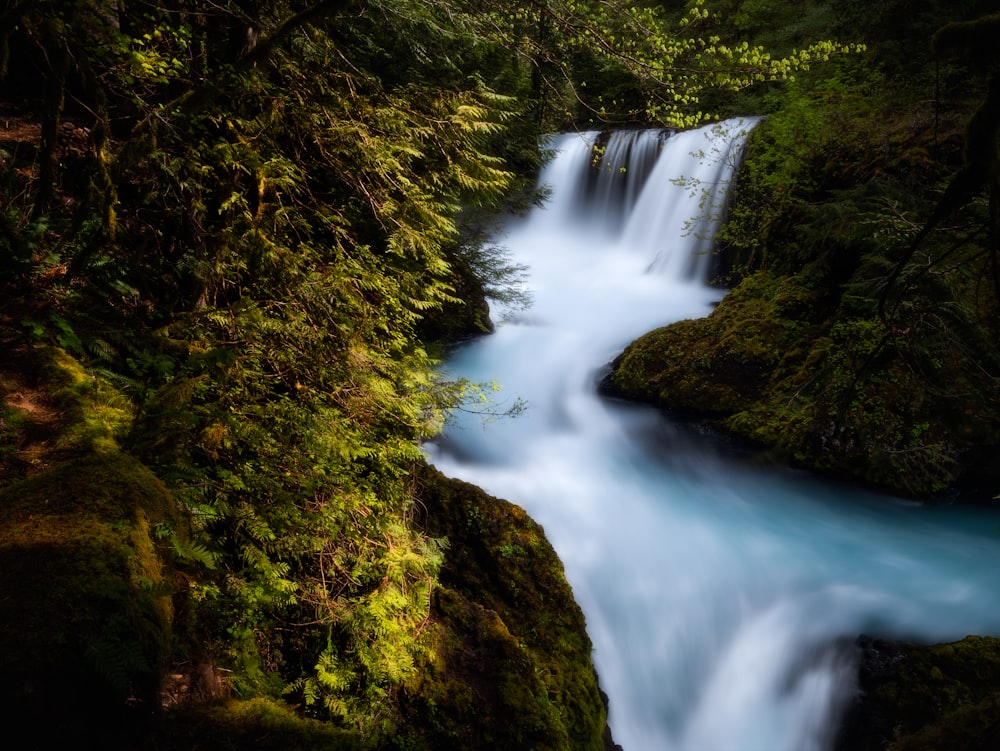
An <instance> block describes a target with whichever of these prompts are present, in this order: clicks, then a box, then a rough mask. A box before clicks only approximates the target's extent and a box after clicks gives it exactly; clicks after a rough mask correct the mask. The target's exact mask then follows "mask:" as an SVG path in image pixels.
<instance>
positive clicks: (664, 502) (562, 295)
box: [430, 123, 1000, 751]
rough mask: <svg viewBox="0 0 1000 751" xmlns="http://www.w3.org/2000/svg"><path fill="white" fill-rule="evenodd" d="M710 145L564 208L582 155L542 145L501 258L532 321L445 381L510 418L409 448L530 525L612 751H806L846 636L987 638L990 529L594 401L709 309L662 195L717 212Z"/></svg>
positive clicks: (722, 169) (994, 522)
mask: <svg viewBox="0 0 1000 751" xmlns="http://www.w3.org/2000/svg"><path fill="white" fill-rule="evenodd" d="M729 125H730V128H728V129H727V133H723V134H717V137H716V139H715V140H714V141H713V139H712V138H711V137H710V136H711V135H712V131H711V130H703V131H695V132H690V133H684V134H679V135H676V136H673V137H672V138H671V139H670V140H669V141H667V142H666V144H665V146H664V148H663V150H662V155H661V156H660V157H659V159H658V160H657V161H656V163H655V167H654V168H653V169H652V172H651V173H650V174H649V175H648V178H647V179H646V180H645V181H644V183H643V181H642V179H641V177H642V175H641V174H640V172H641V170H640V169H639V168H635V169H632V168H630V169H628V170H626V171H625V173H624V174H622V173H621V171H620V170H619V169H618V165H615V164H611V165H610V166H609V165H605V166H604V169H603V172H604V173H605V174H606V176H610V175H617V178H616V180H615V181H616V182H617V183H618V185H617V187H616V188H609V187H608V186H606V185H604V184H603V183H602V181H598V182H597V184H596V185H595V184H591V185H590V188H589V189H585V185H586V174H587V170H586V164H587V162H588V160H589V159H590V145H589V143H590V140H589V139H592V138H593V134H590V135H587V134H584V135H582V136H581V135H566V136H562V137H560V138H559V140H558V142H557V143H556V144H555V145H556V147H557V148H558V156H557V158H556V159H554V160H553V162H552V163H551V164H550V165H549V167H548V168H547V170H546V172H545V173H544V175H543V179H544V181H545V182H546V183H547V184H549V185H550V186H551V187H552V188H553V195H552V200H551V201H550V203H549V204H548V206H547V208H546V209H545V210H542V211H537V212H535V213H533V214H531V215H530V216H529V217H528V218H527V219H526V220H523V221H521V222H519V223H516V224H512V225H511V226H510V228H509V230H508V232H507V234H506V238H505V239H504V244H505V245H507V246H508V247H509V248H510V249H511V251H512V252H513V254H514V255H515V258H516V260H519V261H520V262H522V263H524V264H526V265H528V266H529V267H530V288H531V292H532V294H533V296H534V299H535V304H534V305H533V307H532V308H531V309H530V310H529V311H528V312H527V313H526V314H524V315H522V316H520V317H517V318H514V319H513V320H510V321H507V322H506V323H503V324H501V325H499V327H498V329H497V331H496V333H495V334H493V335H491V336H488V337H485V338H483V339H481V340H479V341H477V342H475V343H473V344H471V345H469V346H466V347H465V348H463V349H462V350H460V351H459V352H458V353H456V354H455V356H454V357H453V359H452V360H451V361H450V362H449V370H450V371H451V372H453V373H454V374H455V375H461V376H465V377H467V378H470V379H471V380H474V381H492V380H494V379H495V380H496V381H498V382H499V383H501V384H502V385H503V393H504V395H505V396H506V398H508V399H510V400H513V399H515V398H521V399H524V400H526V401H527V402H528V403H529V410H528V412H527V414H526V415H524V416H522V417H520V418H518V419H513V420H500V421H493V422H488V423H486V424H481V423H480V421H478V420H477V419H476V418H473V417H467V418H466V419H462V420H459V421H458V422H457V424H456V425H455V426H454V427H452V428H451V429H450V430H449V431H448V433H447V435H446V437H445V439H444V440H443V441H441V442H440V443H439V444H438V445H437V446H433V447H431V448H430V453H431V456H432V460H433V461H434V463H435V464H436V465H437V466H438V467H439V468H440V469H442V471H444V472H446V473H447V474H450V475H452V476H455V477H460V478H462V479H466V480H469V481H471V482H474V483H476V484H478V485H480V486H481V487H483V488H484V489H486V490H487V491H488V492H490V493H492V494H494V495H497V496H499V497H502V498H506V499H508V500H511V501H513V502H515V503H518V504H520V505H521V506H523V507H524V508H526V509H527V510H528V512H529V513H530V514H531V515H532V516H533V517H534V518H535V519H536V520H538V521H539V522H540V523H541V524H542V525H543V526H544V527H545V531H546V533H547V535H548V537H549V539H550V540H551V541H552V543H553V545H554V546H555V548H556V550H557V551H558V553H559V555H560V557H561V558H562V560H563V562H564V563H565V566H566V572H567V576H568V578H569V580H570V583H571V584H572V585H573V589H574V592H575V595H576V597H577V600H578V601H579V602H580V604H581V606H582V608H583V610H584V613H585V614H586V617H587V623H588V630H589V633H590V635H591V638H592V639H593V642H594V647H595V654H594V659H595V663H596V665H597V668H598V672H599V674H600V679H601V684H602V687H603V688H604V689H605V690H606V691H607V693H608V694H609V697H610V703H611V715H610V724H611V728H612V731H613V733H614V736H615V739H616V741H617V742H619V743H620V744H622V746H623V747H624V749H625V751H822V749H825V748H828V747H829V744H830V742H831V738H830V734H831V733H830V728H831V726H832V724H833V722H835V720H836V715H837V711H838V709H839V708H840V707H841V706H842V702H843V701H844V700H845V698H846V697H847V696H849V695H850V693H851V692H852V691H853V675H854V668H855V666H854V664H853V662H852V660H853V658H852V655H853V651H852V650H851V648H850V646H849V645H850V642H851V641H853V639H854V638H855V637H856V636H857V635H858V634H861V633H869V634H878V635H894V636H900V637H906V638H915V639H924V640H929V641H944V640H952V639H957V638H961V637H962V636H965V635H966V634H970V633H983V634H985V633H1000V587H997V585H996V579H995V572H996V571H997V570H1000V516H998V515H997V514H995V513H988V512H986V511H975V510H968V509H958V508H954V507H933V508H932V507H925V506H921V505H918V504H913V503H908V502H904V501H900V500H897V499H892V498H886V497H881V496H875V495H869V494H865V493H861V492H857V491H854V490H848V489H845V488H843V487H837V486H834V485H831V484H829V483H824V482H822V481H820V480H817V479H814V478H812V477H810V476H808V475H805V474H803V473H796V472H791V471H781V470H775V469H773V468H772V469H755V468H753V467H750V466H745V465H744V464H743V463H742V462H741V461H740V459H739V457H737V456H733V455H725V454H723V453H721V452H719V451H717V450H715V449H713V446H712V444H711V443H710V442H708V441H706V440H703V439H702V438H700V437H699V436H698V435H696V434H693V433H691V432H690V431H686V430H685V429H683V428H681V427H678V426H674V425H672V424H670V423H669V422H668V421H667V420H665V419H664V418H663V417H661V416H660V415H659V414H658V413H657V412H655V411H653V410H650V409H647V408H642V407H636V406H629V405H624V404H618V403H614V402H609V401H607V400H603V399H601V398H600V397H598V396H597V394H596V391H595V384H596V380H597V378H598V377H599V373H600V371H601V370H602V368H603V367H604V366H606V364H607V363H608V362H609V361H610V360H611V359H612V358H613V357H614V356H615V355H617V354H618V353H619V352H620V351H621V349H622V348H623V347H624V346H625V345H626V344H627V343H628V342H629V341H631V340H632V339H633V338H635V337H636V336H637V335H639V334H641V333H643V332H645V331H648V330H650V329H652V328H654V327H656V326H659V325H662V324H665V323H668V322H671V321H675V320H679V319H682V318H692V317H697V316H702V315H706V314H707V313H709V311H710V310H711V306H712V305H713V304H714V303H715V302H717V301H718V299H719V298H720V292H719V291H718V290H714V289H710V288H708V287H707V286H705V285H704V284H703V283H702V282H701V281H700V280H701V279H702V278H703V277H704V274H705V273H706V268H705V264H706V263H707V262H708V256H707V255H706V254H704V253H703V252H701V251H703V250H704V249H705V248H706V241H705V240H704V237H702V238H701V239H699V237H698V236H699V235H701V236H704V235H705V234H706V233H710V226H708V225H706V226H702V227H700V228H699V229H696V230H695V231H694V232H693V233H692V232H688V230H689V229H690V228H689V227H688V225H687V220H689V219H690V218H691V217H692V216H697V215H698V214H699V213H700V212H699V208H698V203H699V198H700V192H699V191H696V192H695V195H694V197H693V198H692V197H691V191H690V190H689V189H684V188H680V187H677V186H676V185H674V184H673V183H672V182H671V179H674V178H680V177H684V178H690V177H696V178H698V179H700V180H702V181H703V182H704V183H705V184H706V185H707V184H718V185H719V186H720V187H721V189H722V190H723V191H724V190H725V187H726V181H727V180H728V179H729V170H730V167H731V162H732V158H731V157H730V156H728V154H729V151H728V150H729V148H730V146H729V138H730V137H731V136H732V135H733V132H734V131H738V130H739V127H738V125H737V124H734V123H730V124H729ZM640 140H642V141H643V143H644V144H645V145H646V146H647V147H648V146H651V145H652V146H655V143H656V141H655V136H652V135H649V134H646V135H644V136H643V137H642V139H640ZM736 140H738V139H736ZM713 142H714V143H715V144H716V147H714V148H713V146H712V143H713ZM619 146H622V145H620V144H619V145H615V148H612V146H611V145H609V147H608V149H607V151H606V154H607V158H608V159H611V158H612V157H613V156H614V155H622V154H624V153H625V152H626V151H627V149H625V148H624V147H623V146H622V147H621V148H619ZM638 148H639V146H636V147H635V148H633V150H632V151H633V156H635V154H634V152H635V151H636V150H637V149H638ZM715 148H717V149H719V151H718V153H716V152H715V150H714V149H715ZM701 151H704V152H705V154H704V155H703V156H702V157H697V156H693V155H692V154H693V153H698V152H701ZM737 152H738V146H737ZM737 152H733V153H737ZM615 158H619V157H617V156H616V157H615ZM621 158H624V157H621ZM591 183H593V180H591ZM640 188H642V190H641V192H640ZM622 193H625V194H626V195H627V198H624V197H623V196H622V195H621V194H622ZM712 202H717V201H715V200H713V201H712Z"/></svg>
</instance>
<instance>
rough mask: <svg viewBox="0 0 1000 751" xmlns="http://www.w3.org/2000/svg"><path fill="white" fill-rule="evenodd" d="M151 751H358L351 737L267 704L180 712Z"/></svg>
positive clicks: (159, 728)
mask: <svg viewBox="0 0 1000 751" xmlns="http://www.w3.org/2000/svg"><path fill="white" fill-rule="evenodd" d="M147 748H150V749H151V751H189V750H190V749H194V748H197V749H200V750H201V751H244V750H245V749H253V751H355V750H358V751H360V750H361V749H365V748H370V746H367V745H366V744H365V743H364V742H363V741H362V739H361V738H360V737H359V736H358V735H357V734H356V733H353V732H350V731H346V730H340V729H337V728H335V727H333V726H332V725H331V724H330V723H327V722H320V721H318V720H310V719H308V718H304V717H301V716H299V715H297V714H295V712H294V711H292V709H291V708H289V707H288V706H287V705H285V704H281V703H279V702H275V701H271V700H268V699H251V700H247V701H236V700H228V701H222V702H215V703H208V704H197V705H188V706H181V707H177V708H175V709H173V710H172V711H170V712H169V713H167V715H166V716H165V717H163V718H162V719H161V720H160V721H159V722H158V723H157V725H156V732H155V734H154V735H153V737H152V740H151V741H150V742H148V743H147Z"/></svg>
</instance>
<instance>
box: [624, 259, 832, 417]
mask: <svg viewBox="0 0 1000 751" xmlns="http://www.w3.org/2000/svg"><path fill="white" fill-rule="evenodd" d="M821 310H822V306H821V305H820V300H819V295H818V294H817V293H816V292H815V291H813V290H811V289H809V288H807V287H805V286H800V285H796V284H783V285H778V284H776V280H775V278H774V277H772V276H771V275H769V274H766V273H760V274H756V275H754V276H752V277H749V278H748V279H746V280H745V281H744V282H743V283H742V284H741V285H740V286H739V287H737V288H736V289H735V290H733V292H732V293H731V294H730V295H728V296H727V297H726V298H725V299H724V300H723V301H722V302H721V303H720V305H719V307H718V308H716V310H714V311H713V312H712V314H711V315H709V316H707V317H706V318H699V319H694V320H685V321H679V322H677V323H675V324H673V325H670V326H664V327H662V328H659V329H656V330H654V331H651V332H650V333H648V334H645V335H643V336H641V337H639V338H638V339H636V340H635V341H634V342H632V343H631V344H630V345H629V346H628V347H627V348H626V349H625V351H624V352H623V353H622V354H621V355H620V356H619V357H618V358H617V359H616V360H615V362H614V363H613V366H612V367H613V372H612V373H611V375H610V376H609V377H608V379H606V381H605V383H604V387H605V389H606V390H607V391H609V392H611V393H613V394H616V395H618V396H622V397H626V398H630V399H635V400H638V401H643V402H647V403H650V404H655V405H658V406H663V407H668V408H670V409H672V410H676V411H680V412H688V413H697V414H703V415H713V416H725V415H731V414H735V413H737V412H740V411H742V410H745V409H748V408H750V407H751V406H752V405H753V404H754V403H755V401H756V400H757V399H759V398H760V396H761V394H762V393H763V391H764V388H765V387H766V386H767V385H768V383H769V382H770V381H771V379H772V377H773V375H774V373H775V371H776V370H778V369H779V368H780V367H781V366H782V364H783V362H784V361H785V360H786V359H787V358H789V357H790V356H794V355H795V354H796V352H797V351H798V347H799V346H800V343H801V342H802V340H803V339H804V338H805V337H806V336H807V334H808V331H809V329H810V327H811V326H812V325H813V323H814V319H815V317H816V315H817V311H821Z"/></svg>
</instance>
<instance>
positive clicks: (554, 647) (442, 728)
mask: <svg viewBox="0 0 1000 751" xmlns="http://www.w3.org/2000/svg"><path fill="white" fill-rule="evenodd" d="M417 478H418V479H419V482H420V483H421V486H422V492H421V495H420V497H421V500H422V503H423V505H424V508H425V509H426V519H425V520H424V524H425V526H426V528H427V531H428V532H429V533H430V534H432V535H434V536H436V537H447V539H448V541H449V547H448V551H447V557H446V561H445V565H444V568H443V570H442V574H441V585H442V586H441V587H440V588H439V589H438V590H437V592H436V595H435V598H434V609H433V612H434V622H435V625H434V629H435V631H434V642H435V644H436V647H435V650H434V652H435V658H434V659H433V660H432V661H430V662H428V664H427V665H426V666H425V667H424V669H423V670H422V671H421V675H420V677H419V678H418V679H416V680H415V681H413V682H411V683H410V684H409V685H408V686H407V687H406V691H405V696H404V701H403V706H404V713H405V715H406V717H407V720H408V726H409V728H410V730H409V731H408V735H407V739H408V742H412V743H414V744H416V746H415V747H420V748H427V749H451V748H454V749H466V748H531V749H574V751H576V750H577V749H580V750H585V749H593V750H594V751H597V750H598V749H603V748H604V732H605V728H606V724H607V717H606V709H605V706H604V703H603V700H602V698H601V694H600V691H599V689H598V685H597V676H596V673H595V671H594V667H593V664H592V662H591V658H590V653H591V643H590V639H589V637H588V636H587V633H586V624H585V621H584V618H583V614H582V612H581V611H580V609H579V606H578V605H577V604H576V602H575V601H574V599H573V594H572V590H571V588H570V586H569V584H568V582H567V581H566V578H565V575H564V572H563V568H562V564H561V562H560V561H559V559H558V557H557V556H556V554H555V551H553V549H552V547H551V545H550V544H549V543H548V541H547V540H546V538H545V535H544V532H543V530H542V528H541V527H540V526H539V525H538V524H537V523H535V522H534V521H533V520H532V519H531V518H530V517H529V516H528V515H527V514H526V513H525V512H524V510H523V509H521V508H520V507H518V506H514V505H512V504H510V503H507V502H505V501H501V500H498V499H496V498H493V497H491V496H489V495H487V494H486V493H484V492H483V491H482V490H480V489H478V488H476V487H474V486H472V485H469V484H467V483H463V482H460V481H457V480H450V479H448V478H445V477H444V476H442V475H441V474H440V473H438V472H437V471H435V470H433V469H431V468H427V467H424V468H421V469H420V471H419V472H418V474H417Z"/></svg>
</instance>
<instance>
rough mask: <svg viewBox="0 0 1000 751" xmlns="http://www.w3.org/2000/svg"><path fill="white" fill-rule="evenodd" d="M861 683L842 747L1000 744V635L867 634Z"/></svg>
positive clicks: (932, 749) (987, 748)
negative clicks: (919, 638) (945, 640)
mask: <svg viewBox="0 0 1000 751" xmlns="http://www.w3.org/2000/svg"><path fill="white" fill-rule="evenodd" d="M859 645H860V648H861V650H862V660H861V668H860V688H861V691H860V692H859V694H858V696H857V698H856V700H855V702H854V705H853V706H852V707H851V708H850V710H849V711H848V713H847V714H846V716H845V719H844V722H843V724H842V728H841V733H840V737H839V739H838V742H837V745H836V749H837V751H993V749H996V748H1000V639H995V638H985V637H978V636H970V637H967V638H965V639H963V640H962V641H959V642H954V643H951V644H938V645H932V646H922V645H914V644H908V643H903V642H892V641H885V640H876V639H868V638H862V639H861V640H860V641H859Z"/></svg>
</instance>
